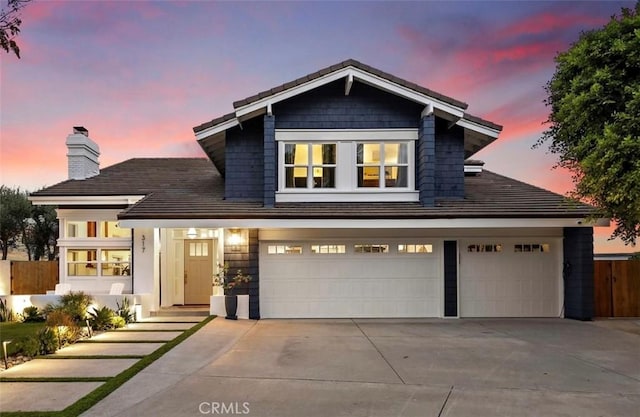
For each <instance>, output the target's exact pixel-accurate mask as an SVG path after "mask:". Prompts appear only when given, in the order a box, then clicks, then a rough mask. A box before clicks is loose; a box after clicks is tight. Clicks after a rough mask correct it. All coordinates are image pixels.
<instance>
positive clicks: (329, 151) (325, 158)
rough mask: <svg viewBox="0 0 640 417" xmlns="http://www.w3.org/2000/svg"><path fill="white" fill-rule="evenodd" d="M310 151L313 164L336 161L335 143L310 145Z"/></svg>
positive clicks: (333, 162)
mask: <svg viewBox="0 0 640 417" xmlns="http://www.w3.org/2000/svg"><path fill="white" fill-rule="evenodd" d="M312 152H313V164H314V165H321V164H325V165H326V164H335V163H336V145H335V144H333V143H324V144H317V145H312Z"/></svg>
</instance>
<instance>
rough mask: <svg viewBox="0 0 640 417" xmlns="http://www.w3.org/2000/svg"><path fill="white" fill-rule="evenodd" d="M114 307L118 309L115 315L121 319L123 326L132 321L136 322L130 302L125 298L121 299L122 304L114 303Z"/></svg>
mask: <svg viewBox="0 0 640 417" xmlns="http://www.w3.org/2000/svg"><path fill="white" fill-rule="evenodd" d="M116 306H117V307H118V309H117V310H116V314H117V315H118V316H119V317H122V319H123V320H124V322H125V324H128V323H131V322H132V321H136V312H135V311H134V310H133V309H132V308H131V302H130V301H129V299H128V298H127V297H124V298H123V299H122V304H120V303H118V302H117V301H116ZM120 327H122V326H120Z"/></svg>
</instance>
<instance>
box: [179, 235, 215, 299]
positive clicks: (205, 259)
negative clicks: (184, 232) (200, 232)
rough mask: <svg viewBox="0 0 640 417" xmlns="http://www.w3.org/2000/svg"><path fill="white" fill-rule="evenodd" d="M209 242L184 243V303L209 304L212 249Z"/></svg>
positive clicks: (194, 241)
mask: <svg viewBox="0 0 640 417" xmlns="http://www.w3.org/2000/svg"><path fill="white" fill-rule="evenodd" d="M212 243H213V242H212V241H211V240H204V239H192V240H191V239H190V240H185V242H184V303H185V304H209V296H210V295H211V290H212V282H213V259H214V253H213V247H212Z"/></svg>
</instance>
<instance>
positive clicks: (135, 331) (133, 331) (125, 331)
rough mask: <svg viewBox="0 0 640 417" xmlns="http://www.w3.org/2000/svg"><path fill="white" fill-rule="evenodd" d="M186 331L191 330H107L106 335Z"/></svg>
mask: <svg viewBox="0 0 640 417" xmlns="http://www.w3.org/2000/svg"><path fill="white" fill-rule="evenodd" d="M185 330H189V329H174V330H169V329H158V330H152V329H140V330H136V329H116V330H107V331H106V332H105V333H145V332H146V333H162V332H184V331H185Z"/></svg>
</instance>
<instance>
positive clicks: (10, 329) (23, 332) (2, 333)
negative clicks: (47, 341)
mask: <svg viewBox="0 0 640 417" xmlns="http://www.w3.org/2000/svg"><path fill="white" fill-rule="evenodd" d="M44 326H45V323H44V322H41V323H16V322H3V323H0V342H4V341H5V340H12V341H13V343H9V344H8V345H7V354H8V355H14V354H15V353H16V347H17V346H16V343H15V341H17V340H18V339H21V338H23V337H28V336H34V337H35V336H37V334H38V332H39V331H40V329H42V328H43V327H44ZM0 355H2V353H0Z"/></svg>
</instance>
